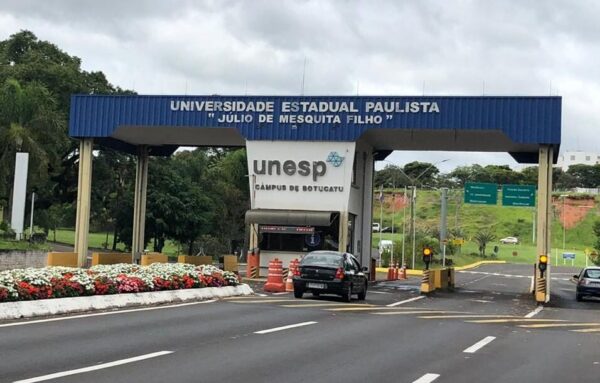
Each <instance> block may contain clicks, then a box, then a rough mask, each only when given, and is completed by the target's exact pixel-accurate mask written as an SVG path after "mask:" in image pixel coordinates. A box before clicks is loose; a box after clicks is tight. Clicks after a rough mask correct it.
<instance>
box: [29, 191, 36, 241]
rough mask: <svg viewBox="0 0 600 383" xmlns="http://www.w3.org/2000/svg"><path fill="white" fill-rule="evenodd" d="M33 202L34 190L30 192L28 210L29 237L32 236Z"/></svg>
mask: <svg viewBox="0 0 600 383" xmlns="http://www.w3.org/2000/svg"><path fill="white" fill-rule="evenodd" d="M34 202H35V192H32V193H31V211H30V212H29V238H30V239H31V237H32V236H33V204H34Z"/></svg>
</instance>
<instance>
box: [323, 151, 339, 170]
mask: <svg viewBox="0 0 600 383" xmlns="http://www.w3.org/2000/svg"><path fill="white" fill-rule="evenodd" d="M325 161H326V162H329V163H330V164H331V165H333V166H334V167H336V168H337V167H340V165H341V164H342V162H344V157H342V156H340V155H339V154H338V152H330V153H329V155H328V156H327V159H326V160H325Z"/></svg>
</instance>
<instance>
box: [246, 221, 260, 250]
mask: <svg viewBox="0 0 600 383" xmlns="http://www.w3.org/2000/svg"><path fill="white" fill-rule="evenodd" d="M249 227H250V238H249V240H248V250H249V251H251V250H252V249H254V248H257V247H258V224H255V223H251V224H250V225H249Z"/></svg>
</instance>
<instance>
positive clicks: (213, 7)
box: [0, 0, 600, 170]
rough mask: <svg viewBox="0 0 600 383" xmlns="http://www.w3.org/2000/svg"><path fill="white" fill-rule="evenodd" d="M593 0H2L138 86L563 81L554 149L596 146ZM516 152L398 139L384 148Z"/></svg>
mask: <svg viewBox="0 0 600 383" xmlns="http://www.w3.org/2000/svg"><path fill="white" fill-rule="evenodd" d="M598 20H600V1H594V0H590V1H581V0H578V1H537V0H530V1H526V0H515V1H509V0H502V1H466V0H465V1H450V0H448V1H422V0H419V1H416V0H415V1H400V0H390V1H283V0H273V1H257V0H247V1H234V0H231V1H227V0H222V1H174V0H169V1H165V0H152V1H142V0H127V1H125V0H102V1H98V0H72V1H68V0H53V1H47V0H37V1H36V0H1V1H0V39H6V38H8V37H9V36H10V35H11V34H13V33H15V32H17V31H19V30H21V29H28V30H31V31H32V32H34V33H35V34H36V35H37V36H38V37H39V38H40V39H43V40H49V41H51V42H53V43H55V44H57V45H58V46H59V47H60V48H62V49H63V50H65V51H67V52H68V53H70V54H72V55H76V56H78V57H80V58H81V59H82V60H83V67H84V69H86V70H101V71H103V72H104V73H105V74H106V75H107V77H108V79H109V81H110V82H111V83H113V84H115V85H118V86H120V87H122V88H127V89H134V90H135V91H137V92H138V93H141V94H184V93H187V94H257V95H271V94H275V95H294V94H299V93H300V90H301V83H302V72H303V66H304V61H305V59H306V72H305V84H304V93H305V94H307V95H325V94H327V95H355V94H357V93H358V94H360V95H422V94H426V95H481V94H486V95H549V94H552V95H560V96H562V97H563V132H562V139H563V144H562V148H561V151H565V150H584V151H596V152H600V134H598V132H599V130H598V127H599V126H600V65H599V63H600V44H599V42H600V27H599V26H598V25H599V24H598ZM444 159H449V161H446V162H444V163H443V164H441V168H442V169H443V170H448V169H451V168H454V167H455V166H457V165H462V164H471V163H480V164H488V163H496V164H509V165H511V166H513V165H515V164H516V163H515V162H514V161H513V160H512V158H511V157H510V156H508V155H507V154H490V153H483V154H482V153H478V154H469V153H413V152H395V153H394V154H393V155H391V156H390V157H388V160H389V161H392V162H395V163H398V164H403V163H405V162H409V161H412V160H423V161H429V162H438V161H442V160H444Z"/></svg>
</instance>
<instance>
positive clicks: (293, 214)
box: [246, 209, 350, 275]
mask: <svg viewBox="0 0 600 383" xmlns="http://www.w3.org/2000/svg"><path fill="white" fill-rule="evenodd" d="M339 217H340V214H339V212H326V211H322V212H321V211H292V210H266V209H261V210H250V211H248V212H247V213H246V223H247V224H249V225H251V227H252V229H253V230H256V231H257V233H256V239H257V246H256V247H258V249H260V267H261V270H262V274H263V275H264V274H265V270H266V268H267V267H268V265H269V262H270V261H271V260H273V259H275V258H277V259H279V260H281V261H282V262H283V266H284V267H287V265H288V264H289V262H290V261H291V260H292V259H302V257H303V256H304V255H305V254H306V253H308V252H310V251H313V250H335V251H338V250H340V247H339ZM348 250H350V249H348Z"/></svg>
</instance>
